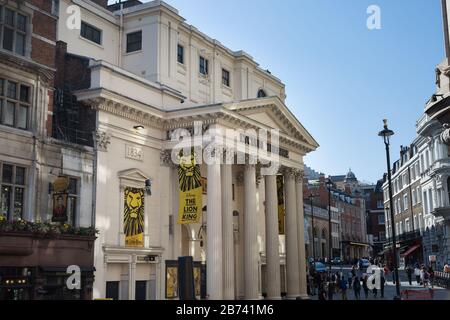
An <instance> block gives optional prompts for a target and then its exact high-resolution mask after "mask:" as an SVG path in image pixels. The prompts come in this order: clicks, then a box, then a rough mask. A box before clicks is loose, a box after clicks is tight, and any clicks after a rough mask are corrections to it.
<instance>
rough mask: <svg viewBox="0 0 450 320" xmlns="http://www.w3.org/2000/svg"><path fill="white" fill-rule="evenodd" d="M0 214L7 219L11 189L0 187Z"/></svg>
mask: <svg viewBox="0 0 450 320" xmlns="http://www.w3.org/2000/svg"><path fill="white" fill-rule="evenodd" d="M0 202H1V203H0V214H2V215H3V216H6V217H9V212H10V208H11V187H8V186H2V196H1V198H0Z"/></svg>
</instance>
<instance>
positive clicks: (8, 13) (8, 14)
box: [5, 8, 14, 27]
mask: <svg viewBox="0 0 450 320" xmlns="http://www.w3.org/2000/svg"><path fill="white" fill-rule="evenodd" d="M5 24H7V25H9V26H11V27H14V11H12V10H10V9H8V8H5Z"/></svg>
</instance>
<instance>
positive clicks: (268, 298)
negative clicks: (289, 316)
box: [265, 296, 282, 300]
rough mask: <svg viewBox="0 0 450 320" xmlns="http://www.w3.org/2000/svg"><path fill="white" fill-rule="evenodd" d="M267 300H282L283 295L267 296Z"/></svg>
mask: <svg viewBox="0 0 450 320" xmlns="http://www.w3.org/2000/svg"><path fill="white" fill-rule="evenodd" d="M265 300H282V299H281V296H279V297H267V298H266V299H265Z"/></svg>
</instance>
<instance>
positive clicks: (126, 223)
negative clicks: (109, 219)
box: [123, 187, 144, 247]
mask: <svg viewBox="0 0 450 320" xmlns="http://www.w3.org/2000/svg"><path fill="white" fill-rule="evenodd" d="M123 228H124V233H125V246H128V247H143V246H144V189H136V188H129V187H126V188H125V203H124V217H123Z"/></svg>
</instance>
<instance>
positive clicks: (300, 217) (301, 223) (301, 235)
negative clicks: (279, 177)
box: [295, 172, 309, 299]
mask: <svg viewBox="0 0 450 320" xmlns="http://www.w3.org/2000/svg"><path fill="white" fill-rule="evenodd" d="M295 182H296V184H295V185H296V191H297V235H298V265H299V277H300V279H299V285H300V288H299V289H300V298H301V299H308V298H309V296H308V292H307V286H306V256H305V220H304V219H305V215H304V210H303V172H298V173H297V175H296V177H295Z"/></svg>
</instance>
